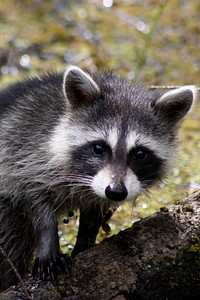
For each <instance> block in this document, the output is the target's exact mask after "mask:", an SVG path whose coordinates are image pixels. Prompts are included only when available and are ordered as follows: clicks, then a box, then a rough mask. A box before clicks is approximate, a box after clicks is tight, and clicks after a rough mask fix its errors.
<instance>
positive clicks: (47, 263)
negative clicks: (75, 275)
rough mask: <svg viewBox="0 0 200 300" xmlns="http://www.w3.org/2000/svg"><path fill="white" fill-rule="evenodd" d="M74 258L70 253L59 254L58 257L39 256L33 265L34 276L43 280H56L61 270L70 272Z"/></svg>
mask: <svg viewBox="0 0 200 300" xmlns="http://www.w3.org/2000/svg"><path fill="white" fill-rule="evenodd" d="M71 265H72V259H71V257H70V256H69V255H68V254H62V253H61V254H59V256H57V257H53V256H51V257H48V258H46V259H45V258H41V257H37V258H36V259H35V261H34V263H33V267H32V274H31V275H32V277H33V278H39V279H41V280H55V279H56V277H57V275H58V274H59V273H60V272H63V273H67V274H68V273H69V271H70V269H71Z"/></svg>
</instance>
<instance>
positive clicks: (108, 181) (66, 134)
mask: <svg viewBox="0 0 200 300" xmlns="http://www.w3.org/2000/svg"><path fill="white" fill-rule="evenodd" d="M63 93H64V96H65V101H66V106H67V114H66V116H62V118H61V119H60V123H59V125H58V126H57V127H56V128H55V131H54V132H53V135H52V137H51V140H50V149H51V153H53V157H54V160H55V161H56V162H57V163H59V164H67V165H68V169H67V171H68V179H69V181H70V182H74V183H80V184H82V185H83V186H84V185H85V186H89V187H90V189H91V190H92V192H93V193H94V194H96V195H97V196H99V197H101V198H104V199H107V200H109V201H110V200H111V201H123V200H125V199H131V200H133V199H135V198H136V197H137V196H138V195H139V194H140V192H141V191H142V190H144V189H148V188H149V187H151V186H152V185H155V184H156V183H157V182H158V181H160V180H161V179H162V178H163V177H164V176H165V174H166V173H167V170H168V168H169V165H170V161H171V160H172V156H173V154H174V152H175V146H176V131H177V125H178V123H179V121H180V120H181V119H182V118H183V117H184V116H185V115H186V114H187V112H188V111H189V109H190V107H191V105H192V101H193V98H194V95H195V88H194V87H192V86H186V87H183V88H180V89H176V90H173V91H170V92H166V93H164V94H160V93H158V92H155V91H151V90H150V89H148V88H145V87H142V86H136V85H132V84H130V83H128V82H126V81H124V80H122V79H119V78H118V77H116V76H113V75H112V74H110V73H107V74H106V73H103V74H95V75H94V76H93V78H92V77H91V76H90V75H89V74H87V73H86V72H84V71H83V70H81V69H80V68H78V67H74V66H71V67H69V68H68V69H67V70H66V72H65V74H64V80H63Z"/></svg>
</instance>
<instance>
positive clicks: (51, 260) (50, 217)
mask: <svg viewBox="0 0 200 300" xmlns="http://www.w3.org/2000/svg"><path fill="white" fill-rule="evenodd" d="M35 225H36V229H35V230H36V238H37V257H36V259H35V261H34V264H33V268H32V276H33V277H36V278H37V277H39V278H40V279H42V280H54V279H55V278H56V276H57V274H58V272H59V270H61V271H62V272H67V273H68V270H69V268H70V266H71V258H70V256H69V255H65V254H62V253H61V251H60V246H59V237H58V228H57V221H56V218H55V215H54V213H53V211H48V210H47V208H46V207H45V209H44V210H41V211H40V219H39V220H37V221H36V224H35Z"/></svg>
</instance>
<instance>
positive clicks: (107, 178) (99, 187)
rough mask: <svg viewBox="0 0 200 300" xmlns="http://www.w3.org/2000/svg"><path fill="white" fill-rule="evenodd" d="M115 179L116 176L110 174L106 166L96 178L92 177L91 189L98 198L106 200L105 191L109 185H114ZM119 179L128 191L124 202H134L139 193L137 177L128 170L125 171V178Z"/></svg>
mask: <svg viewBox="0 0 200 300" xmlns="http://www.w3.org/2000/svg"><path fill="white" fill-rule="evenodd" d="M115 177H116V175H114V174H113V173H112V168H111V166H110V165H108V166H107V167H105V168H103V169H102V170H100V171H99V172H98V173H97V175H96V176H94V178H93V181H92V189H93V190H94V192H95V193H96V194H97V195H98V196H100V197H102V198H106V196H105V189H106V188H107V186H109V185H110V184H111V183H114V178H115ZM117 179H119V178H117ZM121 179H122V180H123V181H124V184H125V187H126V188H127V191H128V196H127V198H126V200H134V199H135V198H137V196H138V195H139V194H140V191H141V186H140V182H139V180H138V179H137V176H136V175H135V174H134V173H133V172H132V171H131V170H130V169H127V172H126V175H125V178H121Z"/></svg>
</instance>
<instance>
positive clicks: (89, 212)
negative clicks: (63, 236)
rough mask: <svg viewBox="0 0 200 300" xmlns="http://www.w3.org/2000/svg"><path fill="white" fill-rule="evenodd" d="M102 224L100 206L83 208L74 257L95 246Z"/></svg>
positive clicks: (73, 252)
mask: <svg viewBox="0 0 200 300" xmlns="http://www.w3.org/2000/svg"><path fill="white" fill-rule="evenodd" d="M102 222H103V213H102V209H101V208H100V207H99V206H98V205H95V206H92V207H90V208H88V207H87V209H84V208H83V207H81V209H80V222H79V229H78V235H77V240H76V245H75V247H74V249H73V251H72V257H73V256H75V255H77V254H78V253H79V252H82V251H84V250H86V249H87V248H89V247H91V246H93V245H94V244H95V241H96V236H97V234H98V232H99V228H100V227H101V225H102Z"/></svg>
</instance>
